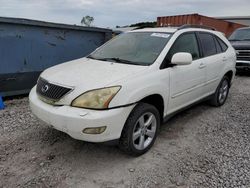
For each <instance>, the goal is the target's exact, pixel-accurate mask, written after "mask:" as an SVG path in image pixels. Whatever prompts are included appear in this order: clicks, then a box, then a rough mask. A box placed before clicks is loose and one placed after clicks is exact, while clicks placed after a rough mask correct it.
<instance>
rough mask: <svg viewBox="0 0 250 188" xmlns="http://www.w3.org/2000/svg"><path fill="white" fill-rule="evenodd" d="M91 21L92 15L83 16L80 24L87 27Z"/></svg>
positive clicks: (92, 19) (92, 20)
mask: <svg viewBox="0 0 250 188" xmlns="http://www.w3.org/2000/svg"><path fill="white" fill-rule="evenodd" d="M93 22H94V17H92V16H89V15H87V16H83V18H82V20H81V24H82V25H85V26H87V27H90V26H91V24H92V23H93Z"/></svg>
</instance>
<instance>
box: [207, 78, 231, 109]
mask: <svg viewBox="0 0 250 188" xmlns="http://www.w3.org/2000/svg"><path fill="white" fill-rule="evenodd" d="M229 88H230V80H229V78H228V77H227V76H224V77H223V78H222V80H221V82H220V84H219V86H218V87H217V89H216V92H215V94H214V95H213V96H212V98H211V99H210V101H209V103H210V104H211V105H212V106H215V107H219V106H222V105H223V104H224V103H225V102H226V100H227V96H228V93H229Z"/></svg>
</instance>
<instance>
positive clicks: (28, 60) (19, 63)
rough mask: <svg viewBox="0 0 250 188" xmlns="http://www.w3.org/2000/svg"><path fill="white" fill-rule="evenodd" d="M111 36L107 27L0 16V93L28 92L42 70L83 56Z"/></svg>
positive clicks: (7, 94) (4, 94)
mask: <svg viewBox="0 0 250 188" xmlns="http://www.w3.org/2000/svg"><path fill="white" fill-rule="evenodd" d="M111 37H112V31H111V30H109V29H102V28H93V27H82V26H75V25H66V24H55V23H49V22H41V21H34V20H27V19H17V18H1V17H0V93H2V95H3V96H10V95H17V94H24V93H28V92H29V91H30V89H31V88H32V87H33V86H34V85H35V84H36V80H37V78H38V76H39V75H40V73H41V72H42V71H43V70H44V69H46V68H48V67H51V66H53V65H57V64H60V63H63V62H66V61H70V60H73V59H77V58H81V57H84V56H86V55H87V54H89V53H91V52H92V51H93V50H95V49H96V48H97V47H99V46H100V45H102V44H103V43H104V42H106V41H108V40H109V39H111Z"/></svg>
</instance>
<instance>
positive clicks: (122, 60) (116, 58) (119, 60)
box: [105, 57, 147, 66]
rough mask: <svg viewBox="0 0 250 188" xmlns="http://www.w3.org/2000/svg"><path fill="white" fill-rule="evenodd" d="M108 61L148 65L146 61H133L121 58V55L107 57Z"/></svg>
mask: <svg viewBox="0 0 250 188" xmlns="http://www.w3.org/2000/svg"><path fill="white" fill-rule="evenodd" d="M105 59H106V60H107V61H115V62H117V63H124V64H130V65H143V66H147V64H144V63H140V62H133V61H129V60H126V59H121V58H119V57H110V58H105Z"/></svg>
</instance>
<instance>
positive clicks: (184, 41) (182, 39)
mask: <svg viewBox="0 0 250 188" xmlns="http://www.w3.org/2000/svg"><path fill="white" fill-rule="evenodd" d="M178 52H187V53H190V54H191V55H192V57H193V60H196V59H199V58H200V53H199V47H198V43H197V40H196V36H195V34H194V33H186V34H183V35H181V36H179V37H178V38H177V39H176V41H175V42H174V44H173V45H172V47H171V49H170V50H169V52H168V54H167V56H166V61H167V62H171V59H172V57H173V55H174V54H176V53H178Z"/></svg>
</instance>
